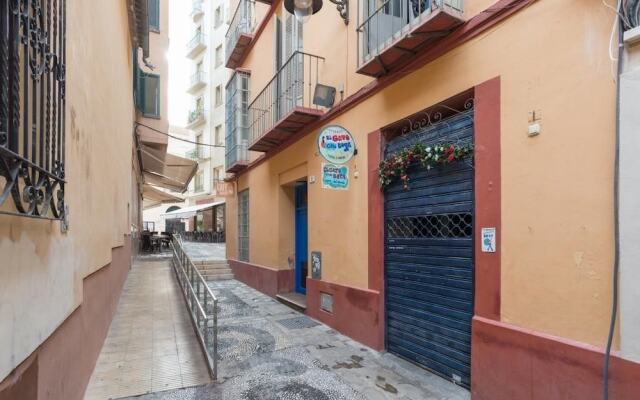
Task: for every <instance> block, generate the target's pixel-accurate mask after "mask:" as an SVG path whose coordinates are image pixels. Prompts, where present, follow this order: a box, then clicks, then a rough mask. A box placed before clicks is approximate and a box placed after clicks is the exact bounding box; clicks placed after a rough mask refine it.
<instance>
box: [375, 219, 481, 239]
mask: <svg viewBox="0 0 640 400" xmlns="http://www.w3.org/2000/svg"><path fill="white" fill-rule="evenodd" d="M472 236H473V215H472V214H471V213H457V214H437V215H421V216H415V217H393V218H387V237H389V238H393V239H423V238H442V239H444V238H470V237H472Z"/></svg>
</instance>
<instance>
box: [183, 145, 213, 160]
mask: <svg viewBox="0 0 640 400" xmlns="http://www.w3.org/2000/svg"><path fill="white" fill-rule="evenodd" d="M185 157H186V158H188V159H190V160H193V161H203V160H208V159H209V158H210V151H209V147H201V146H198V147H195V148H194V149H192V150H189V151H187V152H186V153H185Z"/></svg>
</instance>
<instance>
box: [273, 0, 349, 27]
mask: <svg viewBox="0 0 640 400" xmlns="http://www.w3.org/2000/svg"><path fill="white" fill-rule="evenodd" d="M329 1H330V2H332V3H333V4H335V5H336V8H337V9H338V14H340V17H342V19H343V20H344V24H345V25H348V24H349V0H329ZM284 8H285V9H286V10H287V11H288V12H289V13H291V14H293V15H295V16H296V19H297V20H298V21H300V22H302V23H305V22H307V21H308V20H309V18H310V17H311V16H312V15H313V14H315V13H317V12H318V11H320V9H321V8H322V0H284Z"/></svg>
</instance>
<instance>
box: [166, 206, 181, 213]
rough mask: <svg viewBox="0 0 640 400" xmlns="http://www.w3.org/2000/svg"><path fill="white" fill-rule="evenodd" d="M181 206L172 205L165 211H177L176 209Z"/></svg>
mask: <svg viewBox="0 0 640 400" xmlns="http://www.w3.org/2000/svg"><path fill="white" fill-rule="evenodd" d="M179 209H180V207H178V206H171V207H169V208H167V211H165V213H170V212H171V211H175V210H179Z"/></svg>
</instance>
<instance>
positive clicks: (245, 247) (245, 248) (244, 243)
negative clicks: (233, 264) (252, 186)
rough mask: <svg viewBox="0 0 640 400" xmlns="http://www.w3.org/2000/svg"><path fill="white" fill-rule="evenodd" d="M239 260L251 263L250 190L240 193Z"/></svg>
mask: <svg viewBox="0 0 640 400" xmlns="http://www.w3.org/2000/svg"><path fill="white" fill-rule="evenodd" d="M238 260H240V261H249V189H246V190H244V191H242V192H240V193H238Z"/></svg>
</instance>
